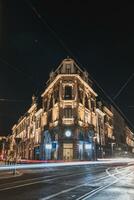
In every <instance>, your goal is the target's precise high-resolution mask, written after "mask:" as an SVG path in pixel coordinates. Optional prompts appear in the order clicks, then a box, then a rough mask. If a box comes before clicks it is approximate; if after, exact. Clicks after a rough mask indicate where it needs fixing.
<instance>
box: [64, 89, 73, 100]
mask: <svg viewBox="0 0 134 200" xmlns="http://www.w3.org/2000/svg"><path fill="white" fill-rule="evenodd" d="M64 99H65V100H72V87H71V86H65V95H64Z"/></svg>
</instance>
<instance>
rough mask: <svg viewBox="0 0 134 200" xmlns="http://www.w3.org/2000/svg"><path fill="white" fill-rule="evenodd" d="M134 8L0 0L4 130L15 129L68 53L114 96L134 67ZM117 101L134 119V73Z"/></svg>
mask: <svg viewBox="0 0 134 200" xmlns="http://www.w3.org/2000/svg"><path fill="white" fill-rule="evenodd" d="M112 2H113V1H112ZM31 5H33V9H32V7H31ZM35 9H37V11H38V12H39V14H40V16H41V18H40V16H39V17H37V15H36V14H35V12H34V10H35ZM133 10H134V4H127V3H124V4H123V2H122V4H118V3H117V2H116V3H115V4H114V3H109V1H107V3H103V2H102V1H86V0H85V1H82V0H81V1H80V0H77V1H75V0H74V1H73V0H72V1H69V0H66V1H65V0H62V1H58V0H57V1H54V0H31V1H29V0H0V99H5V101H2V100H1V101H0V135H7V134H10V133H11V127H12V126H13V124H14V123H16V122H17V120H18V118H19V117H20V116H21V115H23V114H24V113H25V112H26V111H27V109H28V108H29V107H30V105H31V96H32V94H36V95H37V96H40V94H41V92H43V90H44V89H45V83H46V81H47V80H48V78H49V73H50V72H51V70H52V69H55V68H56V67H57V66H58V65H59V64H60V62H61V61H62V59H64V58H66V57H67V56H70V57H72V56H73V57H74V58H76V59H77V60H78V61H79V62H80V63H81V64H82V66H83V67H84V68H85V69H86V70H87V71H88V72H89V74H90V75H91V76H92V77H93V78H94V79H95V80H96V81H97V82H98V83H99V85H100V86H101V87H102V88H103V89H104V90H105V92H106V93H107V94H108V95H109V96H110V97H111V98H114V96H115V95H116V94H117V92H118V91H119V90H120V88H121V87H122V86H123V85H124V83H125V82H126V81H127V80H128V78H129V77H130V76H131V75H132V74H133V72H134V70H133V65H134V12H133ZM115 102H116V104H117V105H118V106H119V107H120V108H121V110H122V111H123V112H124V114H125V115H126V116H127V117H128V119H129V120H130V121H131V122H132V123H133V124H134V118H133V115H134V78H133V79H132V80H131V81H130V82H129V83H128V85H127V86H126V87H125V89H124V90H123V91H122V93H121V94H120V95H119V96H118V97H117V99H116V100H115Z"/></svg>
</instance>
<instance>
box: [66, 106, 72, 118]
mask: <svg viewBox="0 0 134 200" xmlns="http://www.w3.org/2000/svg"><path fill="white" fill-rule="evenodd" d="M72 116H73V112H72V108H65V109H64V117H65V118H72Z"/></svg>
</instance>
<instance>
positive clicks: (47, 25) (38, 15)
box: [25, 0, 74, 58]
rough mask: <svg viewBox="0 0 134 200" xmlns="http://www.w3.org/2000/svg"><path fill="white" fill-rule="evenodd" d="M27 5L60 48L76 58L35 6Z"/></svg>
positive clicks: (29, 2) (27, 1)
mask: <svg viewBox="0 0 134 200" xmlns="http://www.w3.org/2000/svg"><path fill="white" fill-rule="evenodd" d="M25 1H26V3H27V4H28V5H29V7H30V8H31V10H32V11H33V13H34V14H35V16H36V17H37V18H38V19H39V20H40V22H41V23H42V24H43V25H44V26H45V27H46V28H47V29H48V31H49V32H50V33H51V35H53V36H54V38H55V39H56V40H57V41H58V42H59V44H60V46H61V47H62V48H63V49H64V50H65V51H66V52H67V53H68V54H69V55H70V56H72V57H73V58H74V55H73V53H72V52H71V51H70V49H69V48H68V47H67V46H66V44H65V43H64V42H63V40H62V39H61V38H60V37H59V35H58V34H57V33H56V31H55V30H54V29H53V28H52V27H51V26H50V24H48V23H47V21H46V20H45V19H44V18H43V17H42V16H41V15H40V13H39V11H38V10H37V9H36V8H35V6H33V4H32V3H31V1H29V0H25Z"/></svg>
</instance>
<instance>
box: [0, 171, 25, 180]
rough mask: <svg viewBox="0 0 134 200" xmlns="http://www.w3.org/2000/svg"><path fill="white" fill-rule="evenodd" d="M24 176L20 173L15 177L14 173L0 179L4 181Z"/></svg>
mask: <svg viewBox="0 0 134 200" xmlns="http://www.w3.org/2000/svg"><path fill="white" fill-rule="evenodd" d="M22 174H23V173H20V172H19V173H18V172H16V174H15V175H13V173H12V174H11V175H9V176H5V177H0V179H1V180H3V179H9V178H16V177H19V176H22Z"/></svg>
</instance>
